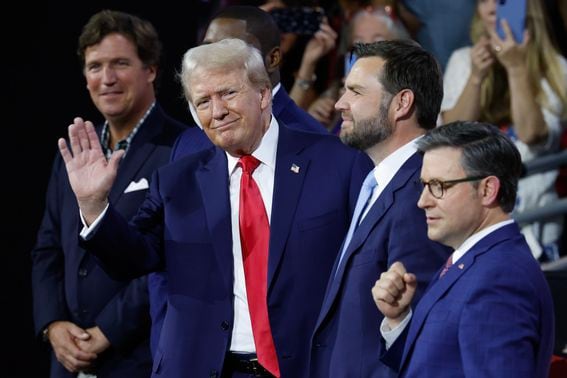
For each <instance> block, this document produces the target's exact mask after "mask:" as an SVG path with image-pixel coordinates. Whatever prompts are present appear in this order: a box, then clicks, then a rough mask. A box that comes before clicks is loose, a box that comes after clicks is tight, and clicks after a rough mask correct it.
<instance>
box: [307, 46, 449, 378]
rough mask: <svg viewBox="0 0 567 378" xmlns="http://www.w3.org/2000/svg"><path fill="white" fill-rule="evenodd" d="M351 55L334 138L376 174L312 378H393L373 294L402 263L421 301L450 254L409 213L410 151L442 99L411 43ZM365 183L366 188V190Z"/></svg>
mask: <svg viewBox="0 0 567 378" xmlns="http://www.w3.org/2000/svg"><path fill="white" fill-rule="evenodd" d="M355 54H356V56H358V60H357V61H356V63H355V64H354V66H353V68H352V70H351V71H350V73H349V75H348V77H347V78H346V82H345V93H344V94H343V96H342V97H341V98H340V99H339V101H338V102H337V104H336V105H335V107H336V108H337V110H339V111H340V112H341V113H342V118H343V123H342V126H341V132H340V137H341V139H342V140H343V141H344V142H345V143H346V144H349V145H351V146H354V147H356V148H358V149H360V150H363V151H365V152H366V153H367V154H368V156H370V158H372V160H373V161H374V164H375V165H376V167H375V168H374V170H373V171H372V172H370V174H369V175H368V177H367V179H366V180H365V185H363V188H362V190H361V194H360V196H359V199H358V203H357V209H360V212H357V211H355V214H354V217H353V219H352V223H351V227H350V229H349V234H348V235H347V237H346V240H345V241H344V243H343V246H342V247H341V250H340V255H339V257H338V258H337V261H336V263H335V267H334V268H333V273H332V275H331V278H330V280H329V284H328V287H327V291H326V294H325V300H324V302H323V306H322V309H321V313H320V315H319V319H318V321H317V326H316V328H315V332H314V334H313V341H312V348H311V377H325V378H328V377H349V378H350V377H361V378H368V377H389V376H392V375H394V372H393V371H392V370H391V369H390V368H389V367H388V366H386V365H384V364H382V363H381V362H380V360H379V359H378V358H376V356H377V353H379V352H380V345H381V343H380V340H381V339H380V335H379V332H378V331H379V330H378V324H380V321H381V320H382V316H381V314H380V313H379V312H378V311H377V310H376V306H375V305H374V302H373V301H372V297H371V295H370V290H371V289H372V285H373V284H374V283H375V282H376V279H377V278H378V277H379V276H380V273H382V272H384V271H386V270H387V269H388V266H390V264H392V263H393V262H394V261H397V260H401V261H403V262H404V263H405V264H407V265H408V266H411V268H412V269H413V270H414V271H415V272H416V275H417V277H418V280H419V294H421V293H422V292H423V290H424V289H425V287H427V284H428V282H429V280H430V279H431V277H432V276H433V274H434V272H435V271H436V270H437V269H438V267H439V265H441V264H442V262H443V261H445V259H446V258H447V256H448V255H449V251H448V249H447V248H445V247H443V246H441V245H440V244H437V243H435V242H432V241H430V240H429V239H428V238H427V230H426V225H425V214H424V212H423V210H421V209H419V208H418V207H417V206H416V203H417V199H418V197H419V193H420V192H419V187H418V185H417V182H418V181H417V180H418V179H419V170H420V169H421V162H422V158H421V155H420V154H419V153H417V149H416V145H415V143H416V141H417V140H419V138H420V137H422V136H423V134H424V133H425V132H426V131H427V130H428V129H431V128H433V127H435V121H436V118H437V114H438V112H439V106H440V104H441V98H442V96H443V89H442V84H441V73H440V71H439V68H438V65H437V62H436V61H435V59H434V58H433V57H432V56H431V55H430V54H429V53H428V52H426V51H425V50H423V49H422V48H421V47H419V46H417V45H416V44H415V43H414V42H411V41H383V42H377V43H373V44H369V45H357V47H356V49H355ZM366 183H373V186H374V188H373V189H372V190H368V191H366V190H365V187H366ZM376 184H377V185H376ZM364 193H368V197H367V198H363V197H364V196H363V194H364ZM418 296H419V295H418Z"/></svg>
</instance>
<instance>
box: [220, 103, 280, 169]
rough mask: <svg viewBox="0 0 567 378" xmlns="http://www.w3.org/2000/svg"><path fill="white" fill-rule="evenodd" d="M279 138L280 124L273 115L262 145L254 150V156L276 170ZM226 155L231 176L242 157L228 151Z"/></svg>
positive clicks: (261, 142)
mask: <svg viewBox="0 0 567 378" xmlns="http://www.w3.org/2000/svg"><path fill="white" fill-rule="evenodd" d="M278 138H279V124H278V121H276V117H274V115H273V114H272V115H271V120H270V125H269V126H268V130H266V133H265V134H264V136H263V137H262V140H261V141H260V145H259V146H258V148H256V150H254V152H252V156H254V157H255V158H256V159H258V160H260V162H261V163H262V164H265V165H267V166H268V167H270V168H272V170H273V171H275V170H276V154H277V149H278ZM225 153H226V157H227V160H228V173H229V176H230V175H231V174H232V173H233V171H234V169H235V168H236V164H238V160H239V159H240V158H238V157H234V156H232V155H230V154H229V153H228V152H226V151H225Z"/></svg>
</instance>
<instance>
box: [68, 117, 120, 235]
mask: <svg viewBox="0 0 567 378" xmlns="http://www.w3.org/2000/svg"><path fill="white" fill-rule="evenodd" d="M58 145H59V151H60V152H61V156H62V157H63V161H64V162H65V167H66V169H67V174H68V175H69V182H70V184H71V188H72V189H73V192H74V193H75V196H76V197H77V201H78V203H79V207H80V209H81V212H82V213H83V216H84V218H85V221H86V222H87V224H91V223H92V222H93V221H94V220H95V219H96V218H97V217H98V215H100V213H101V212H102V211H103V210H104V208H105V207H106V205H107V203H108V199H107V198H108V193H109V192H110V189H111V188H112V184H113V183H114V180H115V179H116V172H117V171H118V164H119V163H120V159H121V158H122V156H123V155H124V151H122V150H119V151H115V152H114V153H113V154H112V157H111V158H110V160H107V159H106V157H105V156H104V153H103V151H102V147H101V145H100V140H99V138H98V135H97V134H96V132H95V129H94V126H93V124H92V123H91V122H90V121H86V122H85V121H83V119H82V118H79V117H77V118H75V119H74V120H73V124H71V125H69V145H67V142H66V141H65V139H63V138H61V139H59V141H58Z"/></svg>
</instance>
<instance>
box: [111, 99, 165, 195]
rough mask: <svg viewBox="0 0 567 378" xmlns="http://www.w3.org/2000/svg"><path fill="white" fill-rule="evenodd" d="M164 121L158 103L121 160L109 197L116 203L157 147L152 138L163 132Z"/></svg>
mask: <svg viewBox="0 0 567 378" xmlns="http://www.w3.org/2000/svg"><path fill="white" fill-rule="evenodd" d="M164 122H165V118H164V117H163V114H162V111H161V108H160V107H159V105H157V104H156V106H155V108H154V109H153V111H152V112H151V113H150V114H149V115H148V117H147V118H146V120H145V121H144V123H143V124H142V126H141V127H140V129H139V130H138V133H137V134H136V136H135V137H134V139H133V140H132V145H131V146H130V148H129V149H128V153H127V154H126V156H125V157H124V159H123V160H122V161H121V162H120V166H119V168H118V173H117V175H116V182H115V183H114V185H113V186H112V190H111V191H110V195H109V199H110V201H111V202H112V203H115V204H116V203H117V202H118V201H120V199H121V198H122V196H123V195H124V190H125V189H126V187H127V186H128V184H129V183H130V182H132V180H133V179H134V178H135V176H136V174H137V173H138V171H139V170H140V169H141V168H142V167H143V166H144V163H145V162H146V161H147V160H148V158H149V157H150V156H151V154H152V153H153V151H154V150H155V149H156V145H155V144H154V143H152V139H153V138H154V137H156V136H157V135H159V134H160V133H161V132H162V130H163V127H164ZM146 179H147V180H149V179H150V178H149V177H147V178H146Z"/></svg>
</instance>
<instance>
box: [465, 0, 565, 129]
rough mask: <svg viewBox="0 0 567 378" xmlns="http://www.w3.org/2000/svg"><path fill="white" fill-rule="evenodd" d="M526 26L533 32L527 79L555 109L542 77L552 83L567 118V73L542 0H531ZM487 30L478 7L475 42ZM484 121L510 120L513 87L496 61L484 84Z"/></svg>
mask: <svg viewBox="0 0 567 378" xmlns="http://www.w3.org/2000/svg"><path fill="white" fill-rule="evenodd" d="M526 27H527V30H528V33H529V35H530V42H529V43H528V46H527V70H528V80H529V83H530V86H531V88H532V91H533V93H535V95H536V102H537V103H538V104H539V105H540V106H542V107H544V108H546V109H549V110H550V111H552V109H551V107H550V106H549V99H548V98H547V97H546V96H545V92H544V91H543V88H542V86H541V80H542V79H545V80H547V82H548V83H549V86H550V87H551V90H552V91H553V92H554V93H555V94H556V95H557V97H558V98H559V100H560V102H561V104H562V105H563V106H562V113H561V114H557V116H558V117H560V118H563V119H565V118H567V88H566V86H565V83H564V75H565V74H564V72H563V70H562V69H561V65H560V63H559V52H558V51H557V49H556V48H555V46H554V45H553V44H552V42H551V38H550V36H549V34H548V32H547V29H546V14H545V10H544V9H543V8H542V5H541V2H540V1H539V0H536V1H534V0H528V4H527V15H526ZM486 34H487V32H486V30H485V28H484V24H483V23H482V20H481V18H480V15H479V14H478V8H477V11H476V12H475V15H474V17H473V20H472V23H471V40H472V42H473V43H476V42H477V41H478V40H479V39H480V38H481V37H482V36H483V35H486ZM480 106H481V115H480V119H479V120H481V121H485V122H490V123H495V124H500V123H509V122H510V121H511V111H510V89H509V86H508V79H507V76H506V70H505V69H504V67H503V66H502V65H501V64H500V63H499V62H496V63H495V64H493V65H492V66H491V67H490V71H489V73H488V75H487V77H486V79H485V80H484V81H483V82H482V85H481V97H480Z"/></svg>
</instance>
